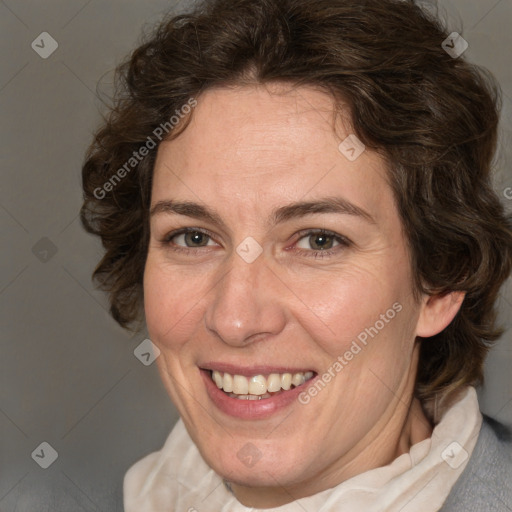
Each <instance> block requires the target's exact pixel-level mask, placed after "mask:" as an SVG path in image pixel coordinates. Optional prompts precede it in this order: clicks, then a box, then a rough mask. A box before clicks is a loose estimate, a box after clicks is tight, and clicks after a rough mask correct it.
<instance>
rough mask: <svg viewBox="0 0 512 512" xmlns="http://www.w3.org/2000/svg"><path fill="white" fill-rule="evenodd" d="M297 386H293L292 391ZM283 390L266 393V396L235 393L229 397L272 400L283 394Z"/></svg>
mask: <svg viewBox="0 0 512 512" xmlns="http://www.w3.org/2000/svg"><path fill="white" fill-rule="evenodd" d="M294 387H295V386H294V385H293V384H292V387H291V388H290V389H293V388H294ZM283 391H285V390H283V389H281V390H280V391H275V392H273V393H265V394H264V395H237V394H235V393H228V394H227V395H228V396H229V397H230V398H238V400H262V399H265V398H272V397H273V396H274V395H277V394H279V393H282V392H283Z"/></svg>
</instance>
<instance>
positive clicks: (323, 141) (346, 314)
mask: <svg viewBox="0 0 512 512" xmlns="http://www.w3.org/2000/svg"><path fill="white" fill-rule="evenodd" d="M332 111H333V103H332V99H331V97H330V96H328V95H327V94H325V93H324V92H321V91H318V90H315V89H313V88H306V87H302V88H299V89H296V90H290V89H289V88H288V87H287V86H284V85H279V84H273V85H272V86H265V87H264V86H244V87H238V88H229V89H228V88H219V89H210V90H208V91H206V92H205V93H204V94H203V95H202V96H201V97H199V98H198V106H197V107H196V109H195V112H194V116H193V118H192V121H191V124H190V125H189V126H188V128H187V129H186V130H185V131H184V132H183V133H181V134H180V135H179V136H178V137H177V138H176V139H174V140H170V141H167V142H165V143H163V144H161V146H160V148H159V150H158V157H157V162H156V165H155V170H154V182H153V190H152V202H151V204H152V206H154V205H156V204H157V203H158V202H159V201H168V200H172V201H189V202H194V203H199V204H201V205H203V206H207V207H208V208H209V209H211V210H214V211H215V212H216V213H217V214H218V216H219V217H220V219H221V220H222V224H218V223H217V222H213V221H211V220H204V219H201V220H199V219H195V218H191V217H189V216H185V215H178V214H175V213H169V212H164V213H159V214H155V215H153V216H152V218H151V239H150V247H149V251H148V257H147V263H146V268H145V275H144V296H145V312H146V320H147V325H148V329H149V334H150V337H151V339H152V340H153V342H154V343H155V344H156V345H157V346H158V347H159V348H160V350H161V356H160V357H159V358H158V359H157V361H158V365H159V370H160V373H161V377H162V379H163V382H164V384H165V386H166V388H167V390H168V392H169V394H170V396H171V398H172V400H173V402H174V404H175V405H176V407H177V408H178V410H179V412H180V415H181V417H182V419H183V421H184V422H185V425H186V427H187V430H188V432H189V434H190V436H191V437H192V439H193V440H194V442H195V443H196V445H197V447H198V448H199V450H200V452H201V454H202V456H203V458H204V459H205V460H206V462H207V463H208V464H209V465H210V466H211V467H213V469H214V470H215V471H216V472H217V473H218V474H219V475H221V476H222V477H224V478H226V479H227V480H229V481H230V482H232V488H233V491H234V493H235V495H236V497H237V498H238V499H239V501H241V502H242V503H243V504H244V505H246V506H251V507H259V508H265V507H272V506H279V505H282V504H284V503H287V502H290V501H293V500H295V499H298V498H300V497H304V496H309V495H312V494H315V493H317V492H320V491H322V490H325V489H327V488H331V487H333V486H335V485H337V484H338V483H340V482H342V481H344V480H346V479H348V478H351V477H353V476H355V475H357V474H360V473H362V472H364V471H367V470H369V469H372V468H375V467H379V466H382V465H385V464H388V463H389V462H391V461H392V460H393V459H394V458H396V457H397V456H398V455H400V454H402V453H404V452H407V451H408V450H409V448H410V446H411V445H412V444H414V443H416V442H419V441H421V440H423V439H425V438H427V437H429V436H430V434H431V429H432V427H431V425H430V423H429V421H428V419H427V418H426V416H425V414H424V413H423V410H422V407H421V405H420V403H419V402H418V401H417V400H416V399H413V389H414V379H415V374H416V368H417V364H418V348H419V346H418V344H417V343H416V342H415V338H416V336H423V337H428V336H432V335H434V334H436V333H438V332H440V331H441V330H442V329H444V328H445V327H446V326H447V325H448V324H449V323H450V321H451V320H452V319H453V317H454V316H455V314H456V313H457V311H458V309H459V307H460V303H461V301H462V298H463V296H462V294H449V295H445V296H443V297H428V296H424V297H422V298H421V300H420V301H416V300H415V299H414V297H413V295H412V276H411V271H410V263H409V255H408V248H407V244H406V241H405V239H404V236H403V233H402V228H401V222H400V218H399V215H398V212H397V209H396V207H395V203H394V199H393V194H392V191H391V189H390V187H389V185H388V183H387V179H386V166H385V163H384V161H383V159H382V158H381V157H380V156H379V155H377V154H376V153H374V152H371V151H369V150H366V151H364V152H363V153H362V154H361V156H359V158H357V159H356V160H355V161H353V162H351V161H349V160H348V159H347V158H346V157H345V156H344V155H343V154H342V153H341V152H340V151H339V149H338V145H339V143H340V142H341V141H342V140H343V139H345V137H347V135H348V134H350V133H351V132H350V127H349V125H348V123H347V122H345V123H341V122H338V125H337V129H336V133H335V131H334V130H333V114H332ZM344 125H345V126H344ZM334 196H335V197H342V198H344V199H345V200H347V201H350V203H352V204H353V205H355V206H357V207H359V208H361V209H363V210H364V211H365V212H367V213H368V214H369V215H370V216H371V218H372V219H373V221H368V220H367V219H365V218H364V217H361V216H357V215H350V214H340V213H315V214H309V215H307V216H303V217H300V218H292V219H289V220H286V221H284V222H281V223H279V224H273V223H272V222H271V221H270V218H271V217H270V216H271V213H272V212H273V210H274V209H276V208H279V207H282V206H285V205H287V204H289V203H293V202H297V201H317V200H320V199H323V198H325V197H334ZM185 227H186V228H197V229H201V230H207V231H208V232H209V233H210V234H211V238H208V237H203V239H202V242H201V243H203V244H204V243H206V245H200V244H197V243H196V244H195V245H194V244H193V243H192V244H191V243H190V239H188V240H187V239H186V238H185V237H184V236H179V235H178V236H175V237H174V238H171V239H169V238H167V242H165V241H164V240H165V239H166V236H167V235H169V234H172V232H174V231H176V230H179V229H181V228H185ZM308 229H326V230H329V231H332V232H335V233H337V234H338V235H340V236H342V237H345V238H347V239H348V240H349V241H350V242H349V243H348V245H344V244H340V243H338V242H335V241H333V240H332V239H328V241H329V243H332V247H330V246H329V250H319V249H318V236H313V237H312V240H313V241H312V242H311V238H310V236H309V235H308V234H302V233H301V231H303V230H308ZM247 237H252V238H254V239H255V240H256V241H257V242H258V243H259V244H260V246H261V247H262V249H263V253H262V254H261V255H260V256H259V257H258V258H257V259H256V260H255V261H254V262H252V263H247V262H246V261H244V259H242V258H241V257H240V256H239V255H238V254H237V252H236V248H237V247H238V246H239V244H240V243H241V242H242V241H244V240H245V239H246V238H247ZM194 240H196V242H197V239H193V240H192V242H194ZM187 243H188V245H189V246H190V245H192V246H191V247H187ZM315 243H316V244H317V245H315ZM311 244H313V245H311ZM187 249H188V252H186V251H187ZM184 251H185V252H184ZM315 256H316V257H315ZM395 303H399V304H400V305H401V306H402V310H401V311H400V312H399V313H397V314H396V316H395V318H393V319H392V320H390V321H389V322H388V323H386V325H385V327H384V328H383V329H381V330H380V331H379V334H378V335H377V336H375V337H374V338H371V339H370V341H369V342H368V344H367V346H365V347H364V348H363V349H362V350H361V351H360V352H359V353H358V354H357V355H355V356H354V358H353V359H352V360H351V361H350V362H349V363H348V364H347V365H346V366H345V367H344V368H343V370H342V371H340V372H339V373H337V374H336V377H335V378H334V379H332V380H331V382H329V383H328V385H327V386H326V387H325V388H324V389H323V390H322V391H321V392H319V393H318V395H317V396H315V397H314V398H312V399H311V401H310V402H309V403H308V404H306V405H303V404H300V403H299V402H298V401H295V402H294V403H293V404H292V405H290V406H288V407H286V408H284V409H283V410H281V411H278V412H277V413H275V414H274V415H272V416H271V417H270V418H266V419H260V420H255V421H247V420H242V419H237V418H234V417H231V416H228V415H226V414H224V413H222V412H221V411H220V410H219V409H217V408H216V406H215V405H214V404H213V403H212V401H211V400H210V399H209V397H208V395H207V393H206V389H205V385H204V382H203V380H202V378H201V375H200V373H199V367H201V365H204V364H206V363H207V362H208V361H217V362H219V361H220V362H225V363H229V364H234V365H242V366H251V365H271V366H272V365H275V366H281V367H283V366H284V367H290V368H310V369H312V370H314V371H315V372H316V373H318V374H322V373H323V372H324V371H326V370H327V369H328V368H329V367H332V365H333V363H334V362H335V361H336V359H337V358H338V356H340V355H343V354H344V353H345V352H346V351H347V350H348V349H349V348H350V346H351V343H352V342H353V341H354V340H355V339H356V338H357V336H358V335H359V334H360V333H361V332H363V331H364V330H365V328H368V327H370V326H374V325H375V323H376V321H377V320H379V318H380V315H382V314H385V313H386V311H387V310H388V309H390V308H391V307H392V305H393V304H395ZM427 342H428V341H427ZM248 442H250V443H252V444H253V445H254V446H255V447H256V448H257V449H258V450H259V452H260V454H261V459H260V460H259V461H258V462H257V463H256V464H255V465H254V466H252V467H248V466H246V465H245V464H243V462H242V461H241V460H240V459H239V458H238V457H237V452H238V451H239V450H240V449H241V448H242V447H244V446H245V445H246V443H248Z"/></svg>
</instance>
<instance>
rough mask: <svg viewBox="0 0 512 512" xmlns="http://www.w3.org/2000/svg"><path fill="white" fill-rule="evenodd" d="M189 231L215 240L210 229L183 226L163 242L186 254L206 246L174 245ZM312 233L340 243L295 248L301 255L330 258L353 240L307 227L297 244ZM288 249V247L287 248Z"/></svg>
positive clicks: (324, 230) (301, 233)
mask: <svg viewBox="0 0 512 512" xmlns="http://www.w3.org/2000/svg"><path fill="white" fill-rule="evenodd" d="M187 233H201V234H203V235H206V236H207V237H208V238H210V239H212V240H214V236H213V234H212V233H210V232H209V231H208V230H206V229H201V228H183V229H179V230H177V231H172V232H171V233H169V234H167V235H166V236H165V237H164V238H163V239H162V240H161V243H162V244H163V245H164V246H165V247H170V248H171V250H173V251H174V252H177V253H181V254H185V255H189V254H191V253H196V251H197V249H202V248H204V247H195V248H194V247H183V246H181V245H174V244H173V243H172V239H173V238H176V237H177V236H179V235H184V234H187ZM312 235H325V236H328V237H331V238H333V239H334V240H335V241H336V242H338V244H339V245H337V246H336V247H334V248H332V249H326V250H323V251H322V250H314V249H310V250H306V249H294V251H295V252H296V253H298V254H299V255H301V256H305V257H308V258H315V259H322V258H328V257H330V256H333V255H334V254H335V253H337V252H338V251H340V250H342V249H344V248H347V247H349V246H350V245H351V244H352V242H351V241H350V240H349V239H348V238H346V237H344V236H342V235H339V234H338V233H335V232H334V231H329V230H326V229H305V230H303V231H299V232H298V233H297V234H296V236H297V239H296V240H295V242H294V243H295V244H296V243H297V242H299V240H302V239H303V238H306V237H308V236H312ZM286 250H288V249H286Z"/></svg>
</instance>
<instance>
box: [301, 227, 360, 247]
mask: <svg viewBox="0 0 512 512" xmlns="http://www.w3.org/2000/svg"><path fill="white" fill-rule="evenodd" d="M311 235H326V236H330V237H332V238H334V240H336V241H337V242H339V243H340V245H351V244H352V241H351V240H349V239H348V238H347V237H346V236H343V235H340V234H339V233H336V232H335V231H330V230H329V229H323V228H310V229H303V230H301V231H298V232H297V233H296V234H295V236H294V238H295V240H294V243H297V242H298V241H299V240H301V239H302V238H306V237H307V236H311ZM316 252H320V251H316ZM325 252H326V251H325Z"/></svg>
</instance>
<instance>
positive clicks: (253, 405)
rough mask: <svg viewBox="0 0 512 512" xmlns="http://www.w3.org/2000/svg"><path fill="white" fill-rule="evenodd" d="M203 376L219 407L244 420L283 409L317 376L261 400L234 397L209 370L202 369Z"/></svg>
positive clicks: (265, 415) (209, 394) (214, 401)
mask: <svg viewBox="0 0 512 512" xmlns="http://www.w3.org/2000/svg"><path fill="white" fill-rule="evenodd" d="M201 376H202V377H203V380H204V382H205V384H206V391H207V393H208V396H209V397H210V399H211V401H212V402H213V403H214V404H215V405H216V406H217V408H218V409H220V410H221V411H222V412H223V413H225V414H228V415H229V416H233V417H235V418H240V419H243V420H259V419H265V418H269V417H270V416H272V415H273V414H275V413H277V412H278V411H282V410H283V409H285V408H286V407H288V406H290V405H291V404H292V403H293V402H296V401H298V400H297V397H298V395H299V394H300V393H301V392H302V391H303V390H304V388H305V386H309V385H310V384H311V383H312V382H313V381H314V380H315V378H316V377H313V378H312V379H310V380H308V381H307V382H306V383H304V384H302V385H301V386H298V387H296V388H293V389H290V390H289V391H283V392H281V393H279V394H277V395H274V396H272V397H270V398H262V399H261V400H241V399H239V398H232V397H230V396H229V395H227V394H226V393H225V392H224V391H222V390H221V389H219V388H218V387H217V385H216V384H215V382H213V380H212V378H211V376H210V372H209V371H207V370H201Z"/></svg>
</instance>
